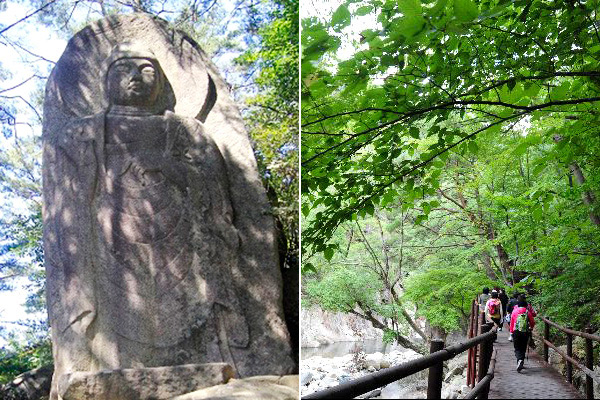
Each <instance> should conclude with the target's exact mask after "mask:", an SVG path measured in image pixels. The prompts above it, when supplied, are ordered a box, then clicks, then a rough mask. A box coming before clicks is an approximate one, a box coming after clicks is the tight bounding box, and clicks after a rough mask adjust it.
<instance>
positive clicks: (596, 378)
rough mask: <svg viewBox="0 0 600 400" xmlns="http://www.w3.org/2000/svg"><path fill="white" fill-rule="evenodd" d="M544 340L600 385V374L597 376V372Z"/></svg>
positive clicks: (545, 341) (544, 340)
mask: <svg viewBox="0 0 600 400" xmlns="http://www.w3.org/2000/svg"><path fill="white" fill-rule="evenodd" d="M542 340H543V342H544V343H546V344H547V345H548V346H550V347H552V348H553V349H554V351H556V352H557V353H558V354H560V355H561V356H562V357H563V358H564V359H565V360H567V361H569V362H571V363H572V364H573V365H574V366H576V367H577V368H579V369H580V370H581V371H582V372H583V373H585V374H586V375H587V376H589V377H590V378H592V380H593V381H594V382H596V383H598V384H600V374H597V373H596V372H594V371H592V370H590V369H589V368H587V367H586V366H584V365H582V364H581V363H580V362H579V361H577V360H576V359H574V358H573V357H569V356H568V355H566V354H565V353H563V352H562V350H560V349H559V348H558V347H556V346H555V345H554V343H552V342H550V341H549V340H546V339H542Z"/></svg>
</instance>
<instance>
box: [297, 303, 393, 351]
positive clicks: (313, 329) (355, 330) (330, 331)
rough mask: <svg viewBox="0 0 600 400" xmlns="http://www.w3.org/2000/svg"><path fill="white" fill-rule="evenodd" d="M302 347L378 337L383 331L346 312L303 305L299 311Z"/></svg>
mask: <svg viewBox="0 0 600 400" xmlns="http://www.w3.org/2000/svg"><path fill="white" fill-rule="evenodd" d="M300 315H301V320H302V330H301V332H300V334H301V338H300V342H301V346H302V347H318V346H320V345H322V344H329V343H334V342H348V341H359V340H366V339H379V338H381V337H382V335H383V333H382V332H381V330H379V329H375V328H373V326H372V325H371V323H370V322H367V321H365V320H363V319H361V318H358V317H356V316H354V315H351V314H347V313H333V312H329V311H323V310H321V309H320V308H318V307H308V308H305V307H303V308H302V309H301V311H300Z"/></svg>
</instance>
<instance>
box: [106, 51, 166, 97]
mask: <svg viewBox="0 0 600 400" xmlns="http://www.w3.org/2000/svg"><path fill="white" fill-rule="evenodd" d="M106 83H107V89H108V99H109V101H110V104H112V105H119V106H135V107H151V106H153V105H154V104H155V103H156V100H157V99H158V96H159V94H160V89H161V85H160V71H159V68H158V66H157V65H156V64H155V61H154V60H151V59H147V58H137V57H131V58H120V59H118V60H116V61H115V62H113V63H112V64H111V65H110V67H109V70H108V74H107V77H106Z"/></svg>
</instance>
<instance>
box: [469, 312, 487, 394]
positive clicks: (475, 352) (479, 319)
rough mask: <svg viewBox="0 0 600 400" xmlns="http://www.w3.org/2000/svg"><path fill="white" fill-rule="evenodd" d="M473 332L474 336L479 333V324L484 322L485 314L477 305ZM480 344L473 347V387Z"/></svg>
mask: <svg viewBox="0 0 600 400" xmlns="http://www.w3.org/2000/svg"><path fill="white" fill-rule="evenodd" d="M475 322H476V323H475V333H476V336H478V335H481V333H482V332H481V326H482V325H483V323H484V322H485V314H484V313H482V312H480V311H479V307H477V318H476V319H475ZM480 347H481V345H479V346H475V347H473V372H472V378H471V381H472V382H473V387H474V386H475V384H476V383H477V381H478V380H477V376H478V375H477V370H478V369H479V366H478V362H479V361H478V360H479V349H480Z"/></svg>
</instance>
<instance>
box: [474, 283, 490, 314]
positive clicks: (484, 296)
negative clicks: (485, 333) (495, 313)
mask: <svg viewBox="0 0 600 400" xmlns="http://www.w3.org/2000/svg"><path fill="white" fill-rule="evenodd" d="M482 292H483V293H481V294H480V295H479V296H477V305H479V312H480V313H482V312H485V305H486V303H487V301H488V300H489V299H490V289H489V288H487V287H484V288H483V291H482Z"/></svg>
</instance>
